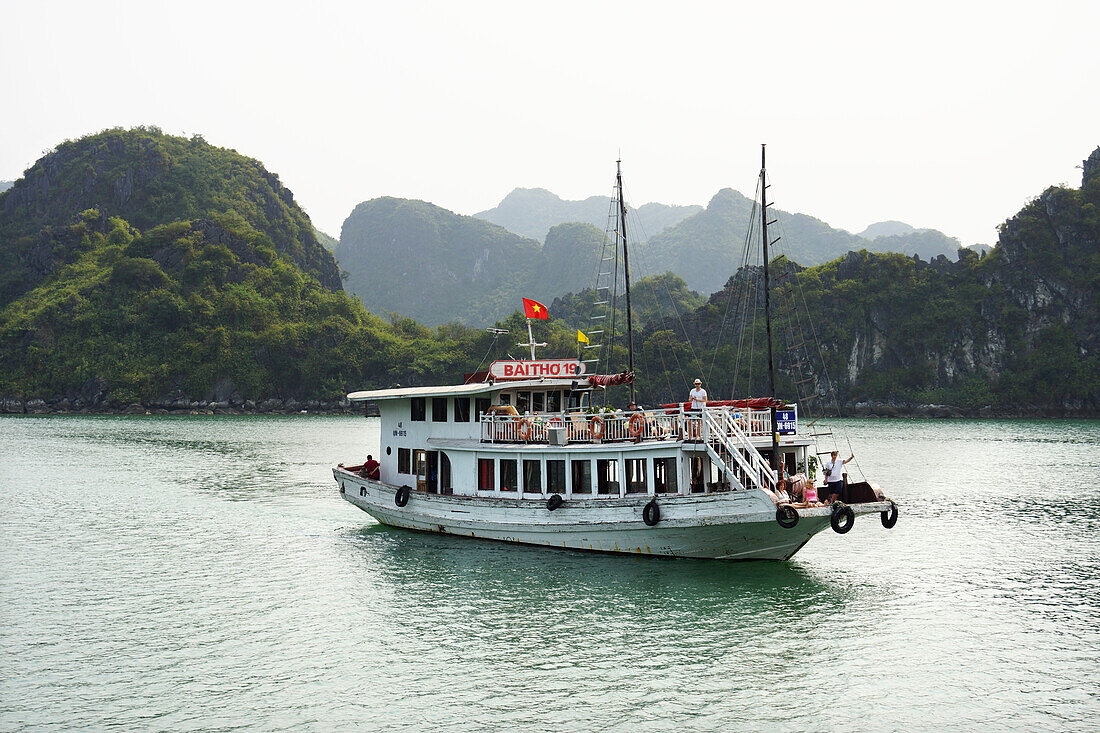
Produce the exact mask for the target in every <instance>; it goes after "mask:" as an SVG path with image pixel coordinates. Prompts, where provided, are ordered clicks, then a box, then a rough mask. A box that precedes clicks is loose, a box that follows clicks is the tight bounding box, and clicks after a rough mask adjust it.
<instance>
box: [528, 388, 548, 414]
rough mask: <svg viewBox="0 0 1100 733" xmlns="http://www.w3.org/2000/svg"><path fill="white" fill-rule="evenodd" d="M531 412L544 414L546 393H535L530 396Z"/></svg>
mask: <svg viewBox="0 0 1100 733" xmlns="http://www.w3.org/2000/svg"><path fill="white" fill-rule="evenodd" d="M531 411H532V412H545V411H546V393H545V392H535V393H534V394H532V395H531Z"/></svg>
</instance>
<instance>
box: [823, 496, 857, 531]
mask: <svg viewBox="0 0 1100 733" xmlns="http://www.w3.org/2000/svg"><path fill="white" fill-rule="evenodd" d="M855 523H856V513H855V512H854V511H852V507H850V506H848V505H847V504H845V503H844V502H841V501H838V502H836V503H834V504H833V513H832V515H831V516H830V517H829V524H831V525H832V527H833V531H834V532H836V533H837V534H846V533H847V532H848V530H850V529H851V528H852V526H853V525H854V524H855Z"/></svg>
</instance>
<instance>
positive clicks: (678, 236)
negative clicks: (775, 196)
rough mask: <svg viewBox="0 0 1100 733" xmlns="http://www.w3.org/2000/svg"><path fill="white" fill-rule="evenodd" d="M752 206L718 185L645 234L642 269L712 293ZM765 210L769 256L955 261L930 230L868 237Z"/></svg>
mask: <svg viewBox="0 0 1100 733" xmlns="http://www.w3.org/2000/svg"><path fill="white" fill-rule="evenodd" d="M753 208H754V203H753V200H752V199H750V198H748V197H746V196H744V195H742V194H741V193H739V192H737V191H735V190H733V189H731V188H724V189H722V190H721V191H719V192H718V193H716V194H715V195H714V197H713V198H711V200H710V202H709V203H708V204H707V207H706V209H704V210H703V211H700V212H699V213H697V214H695V215H693V216H690V217H688V218H687V219H684V220H683V221H681V222H680V223H678V224H675V225H673V226H671V227H669V228H668V229H666V230H665V231H663V232H661V233H660V234H657V235H655V236H652V237H650V239H649V241H648V242H645V243H643V244H642V245H641V246H640V247H639V250H640V256H639V259H640V260H641V262H642V264H643V265H647V269H646V272H647V273H660V272H664V271H666V270H669V271H672V272H675V273H676V274H678V275H680V276H681V277H682V278H684V280H685V281H687V284H688V287H689V288H691V289H692V290H697V291H699V292H701V293H713V292H715V291H716V290H718V289H720V288H721V287H722V286H723V285H724V284H725V282H726V279H727V278H728V277H729V276H730V274H732V273H733V272H734V271H736V270H737V268H738V266H739V264H740V258H741V252H742V247H743V243H744V239H745V234H746V232H747V231H748V228H749V225H750V219H751V217H752V216H753V213H752V212H753ZM770 211H771V212H772V215H773V217H775V218H776V219H777V220H778V225H777V226H775V227H773V229H772V230H771V232H770V233H771V234H772V235H773V236H779V237H781V239H780V240H779V242H778V243H777V246H776V247H775V251H774V252H773V256H777V255H779V254H785V255H786V256H787V257H789V258H790V259H792V260H794V261H795V262H797V263H799V264H800V265H807V266H808V265H817V264H821V263H824V262H828V261H830V260H833V259H835V258H837V257H840V256H841V255H843V254H844V253H845V252H849V251H859V250H862V249H866V250H869V251H872V252H897V253H899V254H907V255H918V256H920V257H922V258H923V259H926V260H931V259H933V258H935V257H938V256H940V255H944V256H946V257H948V258H950V259H955V258H957V256H958V249H959V247H960V244H959V241H958V240H957V239H955V238H953V237H948V236H946V235H944V234H942V233H941V232H937V231H934V230H913V231H912V232H910V233H907V234H896V235H892V236H887V237H878V238H876V239H874V240H871V241H868V240H866V239H864V238H863V237H861V236H858V235H855V234H851V233H849V232H847V231H844V230H843V229H834V228H833V227H831V226H829V225H828V224H826V223H825V222H823V221H821V220H820V219H816V218H814V217H812V216H807V215H805V214H797V213H790V212H787V211H783V210H781V209H775V208H772V209H770ZM755 221H756V222H759V218H756V220H755ZM898 223H899V224H900V222H898ZM756 225H758V224H754V226H756ZM902 226H903V227H904V226H908V225H902ZM910 229H911V227H910Z"/></svg>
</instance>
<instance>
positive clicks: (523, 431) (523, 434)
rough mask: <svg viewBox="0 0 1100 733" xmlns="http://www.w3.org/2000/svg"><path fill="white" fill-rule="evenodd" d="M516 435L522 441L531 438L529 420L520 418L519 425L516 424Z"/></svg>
mask: <svg viewBox="0 0 1100 733" xmlns="http://www.w3.org/2000/svg"><path fill="white" fill-rule="evenodd" d="M516 435H517V436H518V437H519V439H520V440H522V441H528V440H530V439H531V421H530V420H526V419H525V420H520V421H519V425H517V426H516Z"/></svg>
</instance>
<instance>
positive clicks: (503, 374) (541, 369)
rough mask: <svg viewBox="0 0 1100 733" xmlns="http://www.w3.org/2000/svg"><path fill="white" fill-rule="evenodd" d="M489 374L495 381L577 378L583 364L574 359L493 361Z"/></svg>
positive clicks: (582, 369)
mask: <svg viewBox="0 0 1100 733" xmlns="http://www.w3.org/2000/svg"><path fill="white" fill-rule="evenodd" d="M489 373H490V374H492V375H493V376H494V377H495V378H497V379H538V378H539V377H564V378H569V377H578V376H580V375H581V374H584V362H582V361H577V360H576V359H542V360H539V361H494V362H493V363H492V364H490V365H489Z"/></svg>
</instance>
